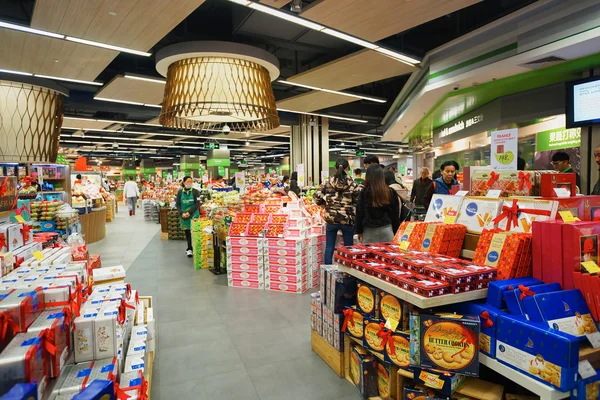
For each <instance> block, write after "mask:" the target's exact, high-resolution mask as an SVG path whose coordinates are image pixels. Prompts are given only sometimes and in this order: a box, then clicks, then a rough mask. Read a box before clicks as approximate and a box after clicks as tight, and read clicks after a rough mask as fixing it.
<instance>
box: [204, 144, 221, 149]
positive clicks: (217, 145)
mask: <svg viewBox="0 0 600 400" xmlns="http://www.w3.org/2000/svg"><path fill="white" fill-rule="evenodd" d="M204 148H205V149H209V150H216V149H220V148H221V145H219V143H214V142H206V143H204Z"/></svg>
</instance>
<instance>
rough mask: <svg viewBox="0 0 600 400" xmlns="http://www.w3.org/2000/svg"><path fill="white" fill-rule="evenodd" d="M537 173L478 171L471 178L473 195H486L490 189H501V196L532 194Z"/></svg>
mask: <svg viewBox="0 0 600 400" xmlns="http://www.w3.org/2000/svg"><path fill="white" fill-rule="evenodd" d="M534 182H535V175H534V173H532V172H526V171H501V172H496V171H477V172H475V173H474V174H473V177H472V178H471V195H473V196H485V195H487V192H488V190H490V189H495V190H500V197H511V196H531V195H533V193H534Z"/></svg>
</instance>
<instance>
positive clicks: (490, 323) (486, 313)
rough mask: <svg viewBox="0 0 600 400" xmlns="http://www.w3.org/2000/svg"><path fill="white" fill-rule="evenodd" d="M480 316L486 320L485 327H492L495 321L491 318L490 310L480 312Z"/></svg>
mask: <svg viewBox="0 0 600 400" xmlns="http://www.w3.org/2000/svg"><path fill="white" fill-rule="evenodd" d="M479 318H481V319H483V320H484V322H483V327H484V328H491V327H492V326H494V321H492V319H491V318H490V313H489V311H484V312H482V313H481V314H479Z"/></svg>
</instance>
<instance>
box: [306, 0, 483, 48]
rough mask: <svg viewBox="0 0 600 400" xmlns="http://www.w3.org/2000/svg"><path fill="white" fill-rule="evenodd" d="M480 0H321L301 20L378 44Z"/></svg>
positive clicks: (307, 9)
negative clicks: (316, 23)
mask: <svg viewBox="0 0 600 400" xmlns="http://www.w3.org/2000/svg"><path fill="white" fill-rule="evenodd" d="M479 1H480V0H320V1H316V2H314V3H312V4H311V5H310V6H308V7H306V8H305V10H304V11H303V12H302V14H301V15H302V17H304V18H308V19H310V20H313V21H315V22H319V23H322V24H324V25H327V26H330V27H332V28H335V29H339V30H340V31H342V32H346V33H350V34H352V35H355V36H358V37H360V38H363V39H366V40H370V41H378V40H381V39H384V38H386V37H388V36H391V35H395V34H396V33H400V32H404V31H406V30H408V29H410V28H414V27H415V26H418V25H421V24H423V23H425V22H428V21H431V20H433V19H436V18H439V17H442V16H444V15H446V14H450V13H452V12H454V11H457V10H460V9H461V8H464V7H468V6H470V5H473V4H475V3H478V2H479Z"/></svg>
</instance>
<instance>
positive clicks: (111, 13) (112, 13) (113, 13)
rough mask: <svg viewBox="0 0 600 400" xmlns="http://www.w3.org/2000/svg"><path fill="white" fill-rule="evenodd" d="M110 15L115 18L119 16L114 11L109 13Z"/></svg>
mask: <svg viewBox="0 0 600 400" xmlns="http://www.w3.org/2000/svg"><path fill="white" fill-rule="evenodd" d="M108 15H112V16H113V17H114V16H116V15H117V13H116V12H114V11H109V12H108Z"/></svg>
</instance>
